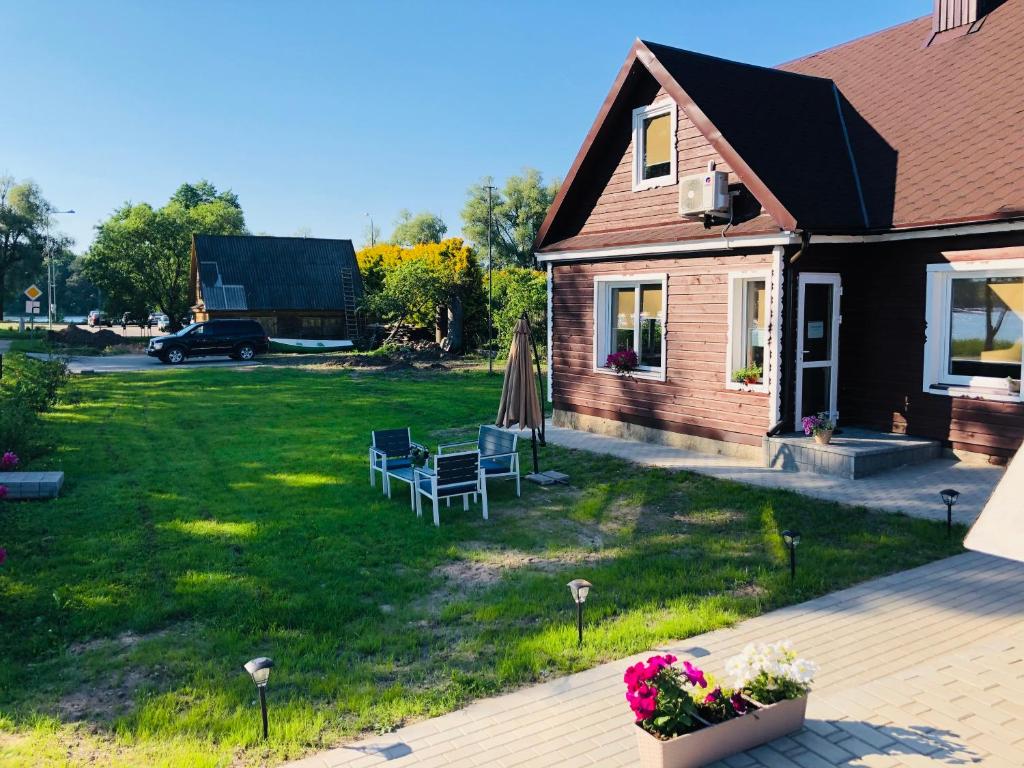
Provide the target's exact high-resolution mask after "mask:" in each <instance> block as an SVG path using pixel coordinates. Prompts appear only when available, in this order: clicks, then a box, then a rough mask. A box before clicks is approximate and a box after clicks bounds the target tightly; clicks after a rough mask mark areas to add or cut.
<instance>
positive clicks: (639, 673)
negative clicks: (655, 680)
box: [622, 661, 647, 691]
mask: <svg viewBox="0 0 1024 768" xmlns="http://www.w3.org/2000/svg"><path fill="white" fill-rule="evenodd" d="M644 669H645V667H644V663H643V662H642V661H638V662H637V663H636V664H634V665H633V666H631V667H629V668H628V669H627V670H626V674H624V675H623V676H622V682H624V683H625V684H626V685H627V686H628V687H629V690H630V691H635V690H636V689H637V687H638V686H639V685H640V684H641V683H642V682H644V681H645V680H647V678H646V677H644Z"/></svg>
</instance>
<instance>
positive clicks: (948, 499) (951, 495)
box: [939, 488, 960, 538]
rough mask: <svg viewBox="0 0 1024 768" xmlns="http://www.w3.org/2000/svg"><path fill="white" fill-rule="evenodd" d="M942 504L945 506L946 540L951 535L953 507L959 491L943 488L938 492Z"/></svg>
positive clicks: (958, 496)
mask: <svg viewBox="0 0 1024 768" xmlns="http://www.w3.org/2000/svg"><path fill="white" fill-rule="evenodd" d="M939 495H940V496H941V497H942V503H943V504H945V505H946V538H949V537H951V536H952V535H953V505H954V504H956V501H957V499H959V498H960V491H958V490H956V489H954V488H943V489H942V490H941V491H939Z"/></svg>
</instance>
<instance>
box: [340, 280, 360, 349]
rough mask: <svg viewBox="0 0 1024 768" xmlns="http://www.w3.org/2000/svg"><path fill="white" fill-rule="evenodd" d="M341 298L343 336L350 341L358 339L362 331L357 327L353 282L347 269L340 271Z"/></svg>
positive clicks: (357, 319) (357, 315) (357, 314)
mask: <svg viewBox="0 0 1024 768" xmlns="http://www.w3.org/2000/svg"><path fill="white" fill-rule="evenodd" d="M341 296H342V300H343V301H344V302H345V334H346V335H347V336H348V337H349V338H350V339H356V338H359V337H360V336H361V335H362V329H361V328H360V327H359V311H358V308H357V307H356V289H355V282H354V281H353V279H352V270H351V269H349V268H345V269H342V270H341Z"/></svg>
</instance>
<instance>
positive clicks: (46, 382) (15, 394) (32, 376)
mask: <svg viewBox="0 0 1024 768" xmlns="http://www.w3.org/2000/svg"><path fill="white" fill-rule="evenodd" d="M68 376H69V374H68V366H67V364H66V363H65V362H64V361H63V360H35V359H33V358H30V357H26V356H25V355H23V354H21V353H13V354H7V355H4V370H3V378H2V379H0V395H3V396H4V397H5V398H7V399H9V400H12V401H15V402H17V403H18V404H19V405H24V406H26V407H27V408H29V409H31V410H32V411H35V412H36V413H43V412H44V411H48V410H49V409H50V408H52V407H53V406H55V405H56V404H57V400H58V398H59V396H60V391H61V389H62V388H63V387H64V385H65V384H67V381H68Z"/></svg>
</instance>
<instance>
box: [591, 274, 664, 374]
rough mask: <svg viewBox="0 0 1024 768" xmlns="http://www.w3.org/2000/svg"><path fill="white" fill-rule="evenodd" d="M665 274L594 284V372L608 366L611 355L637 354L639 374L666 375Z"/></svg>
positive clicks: (609, 279)
mask: <svg viewBox="0 0 1024 768" xmlns="http://www.w3.org/2000/svg"><path fill="white" fill-rule="evenodd" d="M665 297H666V280H665V276H664V275H639V276H636V277H632V276H612V277H599V278H597V279H596V280H595V282H594V302H595V312H594V315H595V318H596V322H595V326H594V327H595V331H596V332H595V336H594V369H595V370H597V371H601V372H611V369H610V368H607V367H605V361H606V360H607V359H608V355H610V354H611V353H613V352H620V351H623V350H627V349H628V350H633V351H634V352H636V356H637V362H638V364H639V372H638V373H637V374H636V375H639V376H641V377H645V376H646V377H647V378H660V379H662V380H664V378H665V376H664V373H665V364H664V361H665V306H666V305H665Z"/></svg>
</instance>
